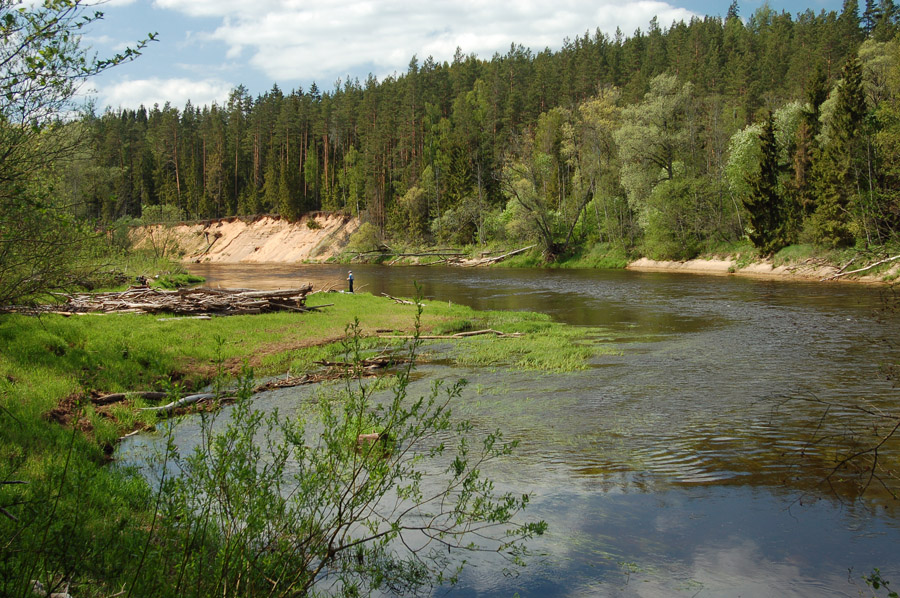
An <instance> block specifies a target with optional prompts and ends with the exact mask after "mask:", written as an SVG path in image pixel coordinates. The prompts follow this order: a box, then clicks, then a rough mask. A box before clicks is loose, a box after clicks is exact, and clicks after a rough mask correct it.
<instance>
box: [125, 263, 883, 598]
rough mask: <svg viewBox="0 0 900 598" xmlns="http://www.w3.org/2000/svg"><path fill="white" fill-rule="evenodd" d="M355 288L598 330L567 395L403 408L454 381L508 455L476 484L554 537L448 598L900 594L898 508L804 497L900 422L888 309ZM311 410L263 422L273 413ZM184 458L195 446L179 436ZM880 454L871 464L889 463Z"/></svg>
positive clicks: (792, 291)
mask: <svg viewBox="0 0 900 598" xmlns="http://www.w3.org/2000/svg"><path fill="white" fill-rule="evenodd" d="M347 269H348V268H347V267H346V266H334V265H309V266H306V265H303V266H283V265H278V266H260V265H252V266H223V265H199V264H197V265H192V266H191V270H192V271H194V272H195V273H198V274H201V275H203V276H205V277H207V279H208V281H209V284H210V285H212V286H217V285H218V286H223V287H249V288H289V287H293V286H299V284H302V283H305V282H307V281H309V282H312V283H313V285H314V286H315V287H316V288H335V289H342V288H344V286H345V285H346V276H347ZM353 272H354V276H355V281H356V289H357V291H359V292H367V293H372V294H376V295H377V294H381V293H388V294H391V295H394V296H407V297H408V296H412V295H414V293H415V283H418V284H419V285H421V288H422V290H423V292H424V294H425V295H426V297H429V298H433V299H436V300H441V301H450V302H454V303H462V304H467V305H470V306H472V307H474V308H477V309H501V310H530V311H539V312H544V313H548V314H550V315H551V316H552V317H553V318H554V319H556V320H559V321H561V322H567V323H570V324H574V325H592V326H604V327H606V328H607V329H608V330H609V331H610V336H611V338H612V339H613V341H611V342H612V343H613V344H614V345H615V347H616V348H617V349H618V354H616V355H604V356H601V357H597V358H596V359H595V360H594V362H593V363H592V364H591V368H590V369H588V370H587V371H583V372H577V373H573V374H561V375H548V374H546V373H530V372H524V373H523V372H510V371H508V370H505V369H503V368H496V369H492V370H490V371H488V370H483V369H482V370H478V369H463V368H449V367H444V366H437V365H429V366H423V367H422V368H421V370H420V371H421V372H423V373H424V374H426V375H425V376H424V377H423V378H422V379H420V380H418V381H417V382H416V383H415V384H414V385H413V387H412V392H413V393H415V392H424V391H425V388H426V387H427V385H428V384H429V382H430V380H431V379H434V378H447V379H456V378H459V377H465V378H467V379H468V380H469V381H470V384H469V385H468V387H467V388H466V391H465V393H464V400H463V402H462V403H461V404H460V406H459V407H458V408H457V410H456V413H459V414H461V415H462V416H465V417H467V418H469V419H471V420H472V421H473V422H475V424H476V426H477V427H478V428H479V429H484V430H491V429H494V428H496V427H498V426H499V427H501V428H503V429H504V430H506V431H507V433H508V434H509V435H511V436H512V437H515V438H518V439H519V440H520V441H521V446H520V449H519V451H518V452H517V453H516V456H515V458H513V459H510V460H507V461H504V462H503V463H501V464H499V465H498V466H497V467H496V469H495V471H493V472H492V473H493V474H494V475H495V476H496V477H497V480H498V483H499V485H500V486H501V487H503V488H515V489H516V490H518V491H522V492H525V491H527V492H530V493H532V495H533V496H534V500H533V503H532V505H531V508H530V509H529V512H528V514H529V516H530V517H534V518H540V519H545V520H547V521H548V523H549V524H550V531H549V533H548V535H547V536H546V537H545V538H543V539H541V540H540V541H538V542H536V543H535V544H534V548H535V549H536V550H538V551H540V552H543V553H544V556H543V557H542V558H540V559H538V560H537V561H535V562H534V563H532V565H531V566H529V567H528V568H527V569H526V570H525V571H524V573H522V574H521V575H520V576H518V577H515V578H509V577H505V576H503V575H501V574H500V573H498V569H497V567H495V566H492V565H491V564H489V563H481V564H480V566H479V564H478V563H476V566H475V567H473V568H471V569H469V570H468V572H467V574H466V575H465V577H464V578H463V580H462V582H461V584H460V586H458V587H457V588H454V589H452V590H451V591H450V593H451V594H452V595H460V596H467V595H480V596H511V595H513V593H514V592H519V593H520V595H522V596H581V595H598V596H857V595H859V594H860V592H864V589H865V584H864V583H863V582H862V576H863V575H864V574H867V573H869V572H871V570H872V569H873V568H874V567H879V568H880V569H881V571H882V574H883V575H884V577H885V578H886V579H889V580H896V581H895V582H894V585H900V550H898V548H897V547H898V546H900V525H898V522H900V510H898V509H897V502H896V501H895V500H894V499H892V498H891V497H890V496H889V495H888V494H887V493H884V492H880V493H879V492H873V493H872V494H871V495H870V498H868V499H867V500H865V501H862V502H854V501H852V500H850V499H848V498H847V496H846V495H842V494H840V492H839V493H838V494H837V495H836V494H834V493H832V492H829V491H828V490H827V488H824V487H823V485H822V484H821V481H822V478H823V476H824V475H825V474H826V473H827V471H828V467H829V466H830V465H829V464H830V463H833V452H832V448H831V447H833V446H837V445H840V444H841V443H843V442H846V439H847V435H848V434H849V433H851V432H853V433H856V432H858V431H859V430H858V429H857V426H858V423H859V421H860V417H859V415H858V414H857V413H855V412H853V411H852V408H853V407H854V406H858V405H866V406H874V407H877V408H882V409H887V410H891V411H894V412H896V411H897V409H898V401H897V399H898V389H897V387H896V386H895V384H894V382H893V381H891V380H890V379H888V378H889V377H888V375H887V372H886V367H887V366H889V365H890V364H892V363H893V364H896V363H898V362H900V344H898V342H897V339H900V322H898V319H897V318H896V316H895V315H893V314H892V313H890V312H887V311H885V310H884V309H883V308H884V307H885V298H884V293H885V289H884V288H882V287H871V286H864V285H852V284H819V283H800V282H782V281H773V280H762V279H750V278H739V277H720V276H697V275H685V274H669V273H639V272H629V271H595V270H580V271H572V270H510V269H489V270H488V269H464V268H440V267H434V268H431V267H429V268H424V267H394V268H387V267H378V266H353ZM604 342H607V343H609V342H610V341H604ZM306 392H308V391H305V390H298V391H278V392H274V393H266V394H265V395H263V396H260V397H259V401H258V404H259V405H260V406H261V407H263V408H274V407H276V406H277V407H278V408H279V409H281V410H288V411H290V410H291V409H292V408H293V409H295V408H297V406H298V405H300V404H301V403H302V402H303V400H304V393H306ZM825 403H838V404H840V405H842V406H843V407H842V408H834V407H832V408H826V407H825ZM181 438H182V442H184V443H189V442H190V440H189V438H190V425H188V424H186V425H185V428H184V432H183V434H182V435H181ZM824 439H827V440H824ZM147 441H148V440H146V439H145V440H143V441H136V443H137V444H136V445H134V446H133V447H132V449H133V450H140V449H139V448H138V447H139V446H140V445H141V443H143V442H147ZM896 444H897V443H893V444H891V445H889V446H886V447H884V453H883V455H882V458H883V459H892V460H893V463H894V464H896V463H897V462H898V461H897V455H898V452H897V446H896ZM522 480H527V482H526V484H525V485H526V486H527V487H524V488H523V487H522V485H523V482H522ZM841 489H842V488H841V487H840V484H838V485H837V490H838V491H840V490H841ZM441 593H444V591H443V590H442V591H441Z"/></svg>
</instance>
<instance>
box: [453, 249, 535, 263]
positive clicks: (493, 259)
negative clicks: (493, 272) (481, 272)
mask: <svg viewBox="0 0 900 598" xmlns="http://www.w3.org/2000/svg"><path fill="white" fill-rule="evenodd" d="M534 247H536V246H535V245H529V246H528V247H523V248H522V249H516V250H515V251H510V252H509V253H504V254H503V255H498V256H497V257H488V258H484V259H481V260H478V261H477V262H475V263H473V264H469V265H470V266H484V265H486V264H496V263H497V262H500V261H503V260H505V259H506V258H508V257H512V256H514V255H518V254H520V253H523V252H525V251H528V250H529V249H534Z"/></svg>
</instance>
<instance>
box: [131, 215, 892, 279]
mask: <svg viewBox="0 0 900 598" xmlns="http://www.w3.org/2000/svg"><path fill="white" fill-rule="evenodd" d="M359 229H360V223H359V221H358V220H357V219H356V218H351V217H349V216H347V215H343V214H329V213H325V212H319V213H313V214H309V215H307V216H304V217H303V218H302V219H301V220H299V221H298V222H293V223H291V222H287V221H285V220H282V219H280V218H277V217H271V216H262V217H258V218H255V219H252V220H242V219H239V218H230V219H224V220H213V221H205V222H198V223H192V224H191V223H183V224H178V225H174V226H163V225H157V226H154V227H141V228H137V229H135V230H134V231H133V233H132V239H133V241H134V244H135V248H136V249H144V250H148V249H152V248H153V247H155V246H159V245H160V243H163V242H164V243H170V244H172V245H173V246H174V247H176V248H177V249H176V253H177V255H178V256H179V259H180V260H181V261H182V262H185V263H195V264H204V263H210V264H216V263H221V264H264V263H267V264H298V263H323V262H335V261H340V262H344V263H350V262H369V263H370V262H375V263H383V264H386V265H417V266H428V265H436V264H446V265H456V266H462V267H488V266H501V267H513V268H546V267H551V268H601V269H607V268H627V269H629V270H640V271H647V272H684V273H691V274H707V275H737V276H753V277H765V278H777V279H788V280H804V281H832V280H841V281H855V282H868V283H884V282H892V281H894V280H896V279H897V278H898V276H900V259H897V258H896V257H893V256H896V254H897V251H890V250H885V251H882V252H880V253H879V252H873V251H868V252H861V251H860V252H858V251H855V250H852V249H845V250H821V249H817V248H813V247H811V246H803V245H796V246H790V247H787V248H785V249H783V250H781V251H780V252H778V253H777V254H776V255H775V256H773V257H772V258H768V259H760V258H759V257H758V256H757V255H756V252H755V250H754V249H753V248H752V247H751V246H750V245H749V244H747V243H745V244H743V245H740V246H739V247H737V248H733V249H732V250H731V251H728V252H719V253H711V254H706V255H701V256H698V257H696V258H694V259H690V260H654V259H651V258H649V257H637V258H635V256H633V255H629V254H628V253H627V252H626V251H624V250H623V249H622V248H620V247H616V246H610V245H604V244H599V245H596V246H593V247H590V248H588V249H586V250H584V251H582V252H580V253H578V254H576V255H573V256H569V257H567V258H563V259H562V260H560V261H558V262H554V263H552V264H548V263H545V262H544V261H543V259H542V257H541V252H540V249H539V248H537V247H535V246H530V247H528V246H526V247H491V248H484V247H465V248H456V249H447V248H441V249H434V248H432V249H427V248H405V249H403V250H396V251H393V250H386V249H384V250H382V251H379V250H373V251H368V252H362V253H359V252H358V251H355V250H354V251H349V247H351V245H352V244H353V241H352V239H353V235H354V233H356V232H357V231H358V230H359ZM372 243H374V241H372ZM370 245H371V243H370ZM367 246H368V245H367ZM448 256H452V259H451V257H448ZM898 257H900V256H898ZM885 259H889V260H890V259H892V261H887V262H885V263H882V264H878V262H879V261H881V260H885ZM873 264H875V266H874V267H871V266H873Z"/></svg>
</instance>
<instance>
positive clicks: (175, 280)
mask: <svg viewBox="0 0 900 598" xmlns="http://www.w3.org/2000/svg"><path fill="white" fill-rule="evenodd" d="M205 280H206V279H205V278H203V277H202V276H196V275H194V274H163V275H162V276H160V277H159V278H157V279H155V280H154V281H153V282H152V286H154V287H159V288H161V289H167V290H174V289H180V288H184V287H189V286H191V285H197V284H200V283H202V282H204V281H205Z"/></svg>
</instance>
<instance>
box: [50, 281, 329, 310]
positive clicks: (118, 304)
mask: <svg viewBox="0 0 900 598" xmlns="http://www.w3.org/2000/svg"><path fill="white" fill-rule="evenodd" d="M311 290H312V285H311V284H307V285H306V286H304V287H302V288H299V289H285V290H280V291H254V290H248V289H207V288H195V289H179V290H177V291H163V290H159V289H151V288H149V287H132V288H130V289H128V290H127V291H121V292H115V293H95V294H80V295H71V296H69V297H68V300H67V301H66V303H64V304H63V305H61V306H59V307H57V308H56V309H55V313H63V314H66V313H98V312H99V313H112V312H117V313H150V314H156V313H169V314H177V315H191V316H200V315H236V314H259V313H264V312H272V311H301V312H304V311H310V310H314V309H317V308H319V307H325V306H323V305H319V306H306V296H307V295H308V294H309V292H310V291H311Z"/></svg>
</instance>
